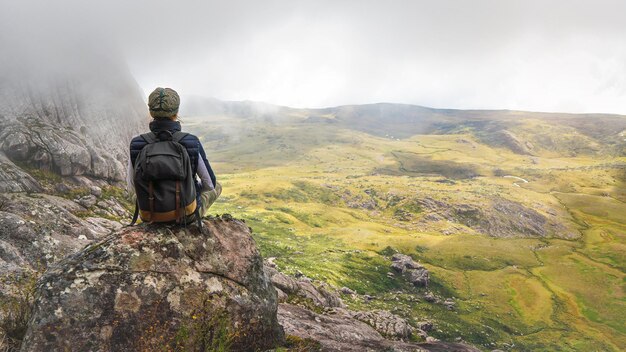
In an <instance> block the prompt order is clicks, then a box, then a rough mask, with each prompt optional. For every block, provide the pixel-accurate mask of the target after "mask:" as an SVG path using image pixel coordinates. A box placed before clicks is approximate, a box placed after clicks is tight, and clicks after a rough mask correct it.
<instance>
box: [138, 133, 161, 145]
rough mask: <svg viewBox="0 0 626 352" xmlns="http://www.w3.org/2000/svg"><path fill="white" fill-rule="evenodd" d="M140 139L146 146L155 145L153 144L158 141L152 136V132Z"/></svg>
mask: <svg viewBox="0 0 626 352" xmlns="http://www.w3.org/2000/svg"><path fill="white" fill-rule="evenodd" d="M141 138H143V140H144V141H146V142H147V143H148V144H152V143H155V142H157V141H158V140H159V139H158V138H157V136H156V134H154V133H152V132H148V133H144V134H142V135H141Z"/></svg>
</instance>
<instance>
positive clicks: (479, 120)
mask: <svg viewBox="0 0 626 352" xmlns="http://www.w3.org/2000/svg"><path fill="white" fill-rule="evenodd" d="M181 113H182V115H187V116H206V117H211V116H214V117H228V118H235V119H254V120H259V121H267V122H273V123H280V122H290V123H293V122H302V123H307V124H313V125H315V124H333V125H334V126H336V127H337V128H344V129H351V130H356V131H361V132H366V133H368V134H372V135H375V136H379V137H386V138H408V137H410V136H413V135H416V134H450V133H464V132H470V133H473V134H474V135H476V137H477V138H478V139H480V140H481V141H482V142H484V143H486V144H489V145H492V146H501V147H505V148H508V149H511V150H512V151H514V152H515V153H518V154H526V155H535V154H536V153H537V152H538V150H539V151H540V150H542V149H543V150H545V151H550V150H554V149H555V148H557V149H560V150H561V152H563V153H591V154H596V153H598V152H600V153H608V154H612V155H626V144H625V143H624V141H625V140H626V138H625V137H624V136H625V135H626V116H624V115H615V114H572V113H545V112H528V111H515V110H458V109H437V108H429V107H424V106H419V105H410V104H395V103H375V104H364V105H344V106H337V107H329V108H316V109H298V108H291V107H286V106H279V105H272V104H268V103H262V102H253V101H222V100H219V99H215V98H201V97H193V96H192V97H184V99H183V102H182V105H181ZM539 125H541V126H539Z"/></svg>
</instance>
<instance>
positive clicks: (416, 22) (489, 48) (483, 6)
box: [0, 0, 626, 114]
mask: <svg viewBox="0 0 626 352" xmlns="http://www.w3.org/2000/svg"><path fill="white" fill-rule="evenodd" d="M0 2H1V6H2V10H1V11H0V48H1V50H2V55H1V56H0V64H1V67H0V75H1V76H2V77H6V75H7V74H8V73H11V74H12V75H18V76H20V75H28V76H29V77H33V79H37V78H38V77H41V76H48V75H52V76H55V75H64V74H66V73H68V72H71V73H74V74H76V73H77V74H83V73H85V72H89V71H92V70H98V64H94V63H96V62H101V60H102V59H106V60H108V61H115V62H119V63H122V64H123V65H126V67H127V69H128V70H130V72H131V73H132V75H133V76H134V77H135V79H136V80H137V82H138V83H139V85H140V87H141V88H142V90H143V91H144V94H145V95H147V94H148V93H149V92H150V91H151V90H152V89H154V87H156V86H169V87H172V88H174V89H176V90H178V91H179V92H180V93H181V95H183V97H184V96H186V95H187V96H190V95H196V96H207V97H216V98H219V99H224V100H255V101H264V102H269V103H274V104H280V105H287V106H293V107H325V106H335V105H344V104H361V103H373V102H382V101H385V102H397V103H409V104H418V105H424V106H431V107H441V108H464V109H476V108H481V109H483V108H489V109H518V110H533V111H563V112H610V113H622V114H626V21H624V20H623V14H624V13H626V3H625V2H623V1H572V0H567V1H549V2H547V1H527V0H526V1H502V0H499V1H485V0H479V1H441V0H438V1H417V0H416V1H288V0H284V1H228V2H217V1H176V2H175V1H145V0H133V1H107V2H98V3H96V2H90V1H77V0H76V1H67V0H60V1H48V2H44V1H19V2H18V1H7V0H0ZM93 58H97V60H92V59H93ZM183 101H184V98H183Z"/></svg>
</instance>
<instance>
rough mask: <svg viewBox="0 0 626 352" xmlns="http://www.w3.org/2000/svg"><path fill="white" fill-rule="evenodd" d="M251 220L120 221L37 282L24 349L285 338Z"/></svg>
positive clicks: (206, 344)
mask: <svg viewBox="0 0 626 352" xmlns="http://www.w3.org/2000/svg"><path fill="white" fill-rule="evenodd" d="M277 308H278V300H277V295H276V290H275V289H274V287H273V286H272V284H271V283H270V281H269V279H268V278H267V276H266V275H265V273H264V271H263V262H262V259H261V256H260V255H259V252H258V250H257V247H256V245H255V242H254V240H253V239H252V237H251V235H250V231H249V228H248V227H247V226H246V225H245V224H244V223H243V222H242V221H239V220H234V219H232V218H230V217H222V218H214V219H211V220H208V221H206V220H205V222H204V229H203V231H202V232H200V231H199V230H198V228H197V227H195V226H190V227H189V228H187V229H184V228H180V227H164V226H155V225H150V226H136V227H128V228H124V229H122V230H121V231H118V232H116V233H114V234H112V235H110V236H108V237H107V238H105V239H104V240H102V241H100V242H97V243H94V244H92V245H89V246H87V247H85V248H84V249H83V250H82V251H80V252H78V253H76V254H74V255H71V256H69V257H67V258H66V259H64V260H62V261H60V262H59V263H58V264H56V265H55V266H53V267H51V268H50V269H49V270H48V271H47V272H46V274H45V275H44V276H43V277H42V278H41V279H40V281H39V282H38V288H37V298H36V302H35V307H34V311H33V317H32V318H31V320H30V324H29V328H28V332H27V333H26V336H25V339H24V342H23V344H22V351H57V350H73V351H131V350H141V351H144V350H156V349H159V350H160V349H163V348H166V349H172V350H220V348H221V349H226V350H240V351H241V350H245V351H248V350H250V351H253V350H266V349H269V348H272V347H274V346H276V345H278V344H280V343H282V342H283V340H284V334H283V329H282V327H281V326H280V325H279V324H278V320H277V317H276V312H277Z"/></svg>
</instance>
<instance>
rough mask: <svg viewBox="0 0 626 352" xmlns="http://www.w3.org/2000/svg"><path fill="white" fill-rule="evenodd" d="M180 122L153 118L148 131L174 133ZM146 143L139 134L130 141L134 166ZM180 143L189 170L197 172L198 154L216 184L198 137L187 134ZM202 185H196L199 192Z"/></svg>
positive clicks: (178, 128)
mask: <svg viewBox="0 0 626 352" xmlns="http://www.w3.org/2000/svg"><path fill="white" fill-rule="evenodd" d="M180 130H181V128H180V122H178V121H172V120H168V119H159V120H153V121H152V122H150V131H152V132H154V133H157V134H158V133H159V132H160V131H170V132H171V133H174V132H176V131H180ZM147 144H148V143H147V142H146V141H145V140H144V139H143V137H141V136H137V137H135V138H133V140H132V141H130V161H131V162H132V164H133V167H135V160H137V156H139V152H141V149H143V147H145V146H146V145H147ZM180 144H182V145H183V146H184V147H185V148H186V149H187V154H189V160H190V161H191V171H192V172H193V173H194V174H196V173H197V172H198V155H200V157H201V158H202V162H204V165H205V166H206V169H207V170H208V171H209V175H210V176H211V181H212V182H213V186H215V185H217V183H216V182H217V179H216V178H215V173H214V172H213V169H211V165H210V164H209V161H208V160H207V158H206V153H205V152H204V148H202V144H201V143H200V140H199V139H198V137H196V136H194V135H193V134H188V135H186V136H185V137H183V139H181V140H180ZM201 189H202V187H200V185H196V191H197V192H198V193H200V190H201Z"/></svg>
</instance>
